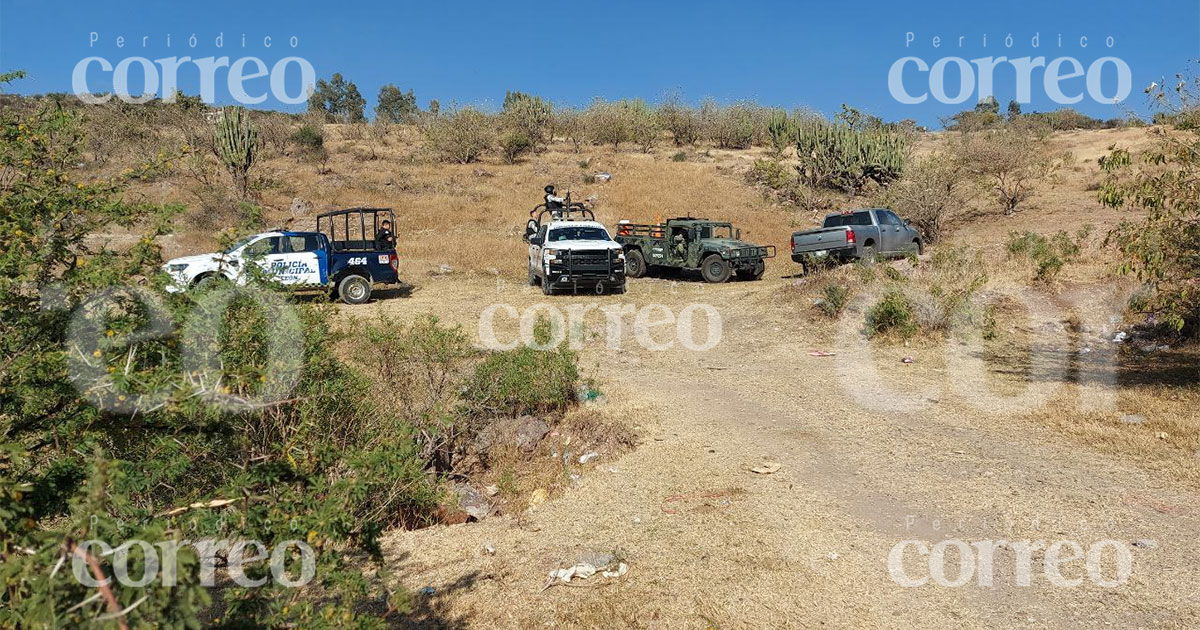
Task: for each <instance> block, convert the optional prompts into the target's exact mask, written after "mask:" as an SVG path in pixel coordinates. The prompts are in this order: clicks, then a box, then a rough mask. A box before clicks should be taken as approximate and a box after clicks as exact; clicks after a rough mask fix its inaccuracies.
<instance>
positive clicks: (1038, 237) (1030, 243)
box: [1006, 230, 1084, 282]
mask: <svg viewBox="0 0 1200 630" xmlns="http://www.w3.org/2000/svg"><path fill="white" fill-rule="evenodd" d="M1083 235H1084V232H1080V236H1081V237H1082V236H1083ZM1081 240H1082V239H1081ZM1006 249H1007V250H1008V255H1009V257H1012V258H1024V259H1026V260H1029V261H1030V262H1032V263H1033V264H1034V266H1035V269H1036V271H1035V272H1034V277H1035V278H1037V279H1038V280H1040V281H1043V282H1049V281H1051V280H1053V279H1054V278H1055V277H1057V276H1058V274H1059V272H1060V271H1062V269H1063V267H1065V266H1066V265H1067V263H1069V262H1071V261H1073V260H1075V259H1076V258H1078V257H1079V252H1080V243H1079V242H1078V241H1076V240H1073V239H1072V238H1071V235H1069V234H1067V233H1066V232H1065V231H1062V230H1060V231H1058V232H1056V233H1055V234H1054V235H1053V236H1051V237H1049V238H1047V237H1046V236H1044V235H1042V234H1037V233H1035V232H1024V233H1018V232H1009V234H1008V244H1007V245H1006Z"/></svg>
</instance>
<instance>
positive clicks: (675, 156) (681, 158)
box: [671, 151, 687, 162]
mask: <svg viewBox="0 0 1200 630" xmlns="http://www.w3.org/2000/svg"><path fill="white" fill-rule="evenodd" d="M671 161H672V162H686V161H687V153H684V152H683V151H676V152H675V153H672V154H671Z"/></svg>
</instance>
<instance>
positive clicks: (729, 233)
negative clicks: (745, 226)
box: [700, 225, 733, 238]
mask: <svg viewBox="0 0 1200 630" xmlns="http://www.w3.org/2000/svg"><path fill="white" fill-rule="evenodd" d="M700 238H733V226H732V225H703V226H701V227H700Z"/></svg>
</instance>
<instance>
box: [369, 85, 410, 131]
mask: <svg viewBox="0 0 1200 630" xmlns="http://www.w3.org/2000/svg"><path fill="white" fill-rule="evenodd" d="M420 113H421V110H420V108H418V107H417V97H416V96H414V95H413V91H412V90H409V91H408V92H401V91H400V88H398V87H396V86H394V85H392V84H390V83H389V84H387V85H385V86H383V87H381V88H379V103H378V104H377V105H375V120H376V121H382V122H387V123H396V124H412V123H415V122H417V116H418V115H419V114H420Z"/></svg>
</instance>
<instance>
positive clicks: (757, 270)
mask: <svg viewBox="0 0 1200 630" xmlns="http://www.w3.org/2000/svg"><path fill="white" fill-rule="evenodd" d="M766 270H767V264H766V263H764V262H763V261H761V260H760V261H758V262H756V263H754V266H753V267H751V268H749V269H739V270H738V272H737V275H738V278H741V279H742V280H758V279H759V278H762V277H763V272H765V271H766Z"/></svg>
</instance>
